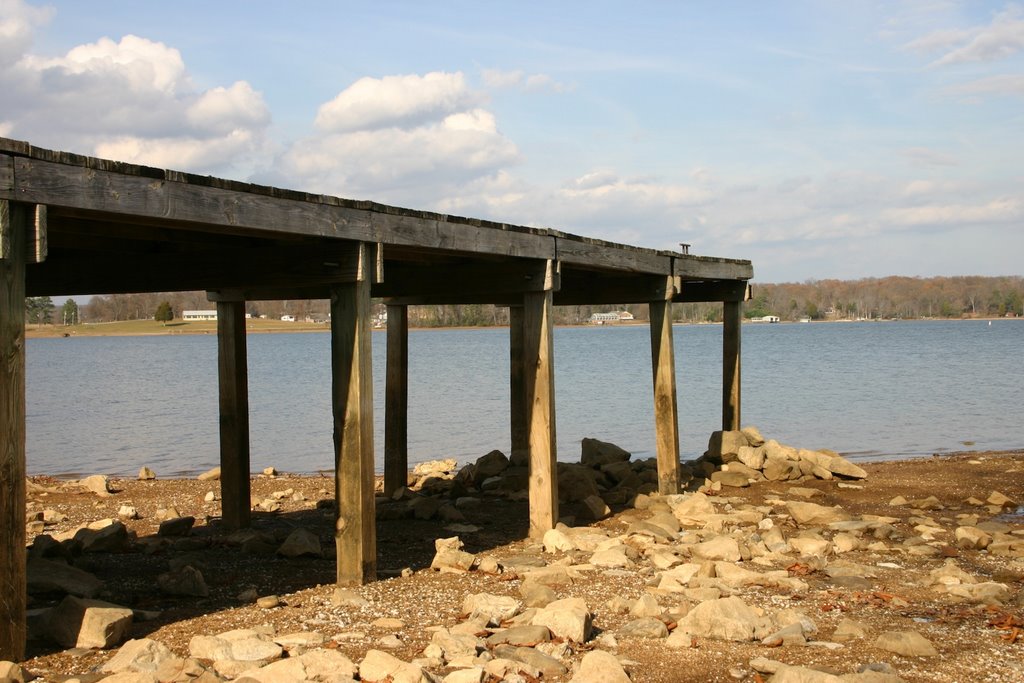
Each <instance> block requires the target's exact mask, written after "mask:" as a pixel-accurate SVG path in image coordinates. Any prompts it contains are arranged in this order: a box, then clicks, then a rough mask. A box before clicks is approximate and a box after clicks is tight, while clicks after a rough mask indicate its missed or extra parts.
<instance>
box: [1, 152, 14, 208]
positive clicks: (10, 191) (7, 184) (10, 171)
mask: <svg viewBox="0 0 1024 683" xmlns="http://www.w3.org/2000/svg"><path fill="white" fill-rule="evenodd" d="M0 197H6V198H7V199H14V159H13V158H11V157H9V156H7V155H0Z"/></svg>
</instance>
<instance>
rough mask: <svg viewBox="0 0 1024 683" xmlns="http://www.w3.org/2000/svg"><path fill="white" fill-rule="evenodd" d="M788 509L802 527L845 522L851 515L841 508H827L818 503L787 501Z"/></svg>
mask: <svg viewBox="0 0 1024 683" xmlns="http://www.w3.org/2000/svg"><path fill="white" fill-rule="evenodd" d="M786 509H787V510H788V511H789V516H790V517H792V518H793V521H794V522H796V523H797V524H799V525H801V526H827V525H829V524H831V523H832V522H845V521H847V520H848V519H850V514H849V513H848V512H846V510H844V509H842V508H841V507H838V506H836V507H825V506H824V505H818V504H817V503H808V502H805V501H799V500H787V501H786Z"/></svg>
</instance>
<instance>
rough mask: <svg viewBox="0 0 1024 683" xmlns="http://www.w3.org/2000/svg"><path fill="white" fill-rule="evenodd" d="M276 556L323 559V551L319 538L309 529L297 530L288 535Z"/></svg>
mask: <svg viewBox="0 0 1024 683" xmlns="http://www.w3.org/2000/svg"><path fill="white" fill-rule="evenodd" d="M277 554H278V555H281V556H282V557H323V549H322V548H321V547H320V537H319V536H317V535H316V534H314V533H313V532H312V531H310V530H309V529H303V528H298V529H295V530H294V531H292V532H291V533H290V534H288V538H286V539H284V543H282V544H281V547H280V548H278V549H277Z"/></svg>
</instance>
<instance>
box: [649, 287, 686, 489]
mask: <svg viewBox="0 0 1024 683" xmlns="http://www.w3.org/2000/svg"><path fill="white" fill-rule="evenodd" d="M649 308H650V318H651V368H652V370H653V373H654V431H655V445H656V452H657V457H658V491H659V492H660V493H661V494H662V495H668V494H671V493H679V412H678V408H677V403H676V364H675V352H674V350H673V346H672V302H670V301H651V302H650V304H649Z"/></svg>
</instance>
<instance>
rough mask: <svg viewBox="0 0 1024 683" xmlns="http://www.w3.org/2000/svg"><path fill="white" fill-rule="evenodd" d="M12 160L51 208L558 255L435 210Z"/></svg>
mask: <svg viewBox="0 0 1024 683" xmlns="http://www.w3.org/2000/svg"><path fill="white" fill-rule="evenodd" d="M14 165H15V192H16V193H17V195H18V196H19V198H23V199H25V200H30V201H34V202H36V203H40V204H49V205H52V206H60V207H66V208H73V209H83V210H88V211H96V212H100V213H105V212H109V213H112V214H120V215H137V216H140V217H142V218H150V219H162V220H167V221H178V222H181V221H183V222H189V223H194V224H197V225H203V226H205V229H217V228H244V229H247V230H251V231H257V232H268V233H284V234H299V235H310V236H318V237H332V238H339V239H350V240H360V241H367V242H380V243H384V244H398V245H410V246H419V247H427V248H436V249H453V250H457V251H462V252H479V253H493V254H501V255H505V256H520V257H529V258H550V257H551V256H552V255H553V252H554V243H553V240H551V239H550V238H547V237H544V236H539V235H536V234H533V233H531V232H520V231H516V230H500V229H495V228H483V227H479V226H474V225H468V224H466V223H455V222H452V221H448V220H445V219H444V218H445V217H443V216H440V215H436V214H426V215H423V216H419V215H413V214H412V212H403V213H389V212H386V211H382V210H376V211H375V210H370V209H364V208H354V207H352V206H347V205H337V204H333V203H326V202H314V201H304V200H301V199H294V198H288V197H281V196H269V195H267V194H262V193H256V192H241V191H238V190H229V189H222V188H220V187H211V186H208V185H195V184H190V183H186V182H175V181H172V180H166V179H159V178H149V177H142V176H134V175H124V174H121V173H116V172H113V171H107V170H96V169H90V168H85V167H82V166H74V165H67V164H61V163H54V162H48V161H41V160H37V159H29V158H22V157H18V158H16V159H15V160H14ZM172 177H173V176H172ZM379 208H381V209H384V208H387V207H379Z"/></svg>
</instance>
